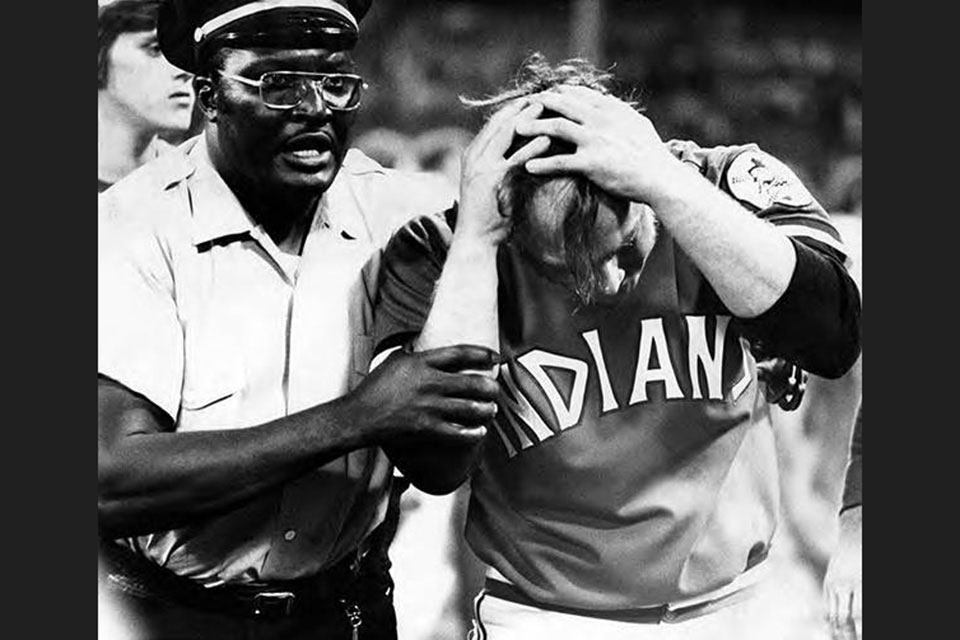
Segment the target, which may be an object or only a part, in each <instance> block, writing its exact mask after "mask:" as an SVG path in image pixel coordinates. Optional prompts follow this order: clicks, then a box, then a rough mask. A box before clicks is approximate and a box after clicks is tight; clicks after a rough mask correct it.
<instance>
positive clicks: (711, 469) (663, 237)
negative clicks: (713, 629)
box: [374, 142, 859, 610]
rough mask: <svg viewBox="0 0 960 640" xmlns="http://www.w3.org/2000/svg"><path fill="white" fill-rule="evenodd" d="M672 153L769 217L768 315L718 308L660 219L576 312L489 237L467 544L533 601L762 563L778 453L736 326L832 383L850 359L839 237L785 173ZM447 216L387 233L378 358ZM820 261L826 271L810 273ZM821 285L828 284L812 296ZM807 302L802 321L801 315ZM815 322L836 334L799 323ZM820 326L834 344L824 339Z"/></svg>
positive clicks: (730, 151)
mask: <svg viewBox="0 0 960 640" xmlns="http://www.w3.org/2000/svg"><path fill="white" fill-rule="evenodd" d="M669 147H670V149H671V150H672V151H673V153H674V154H675V155H676V156H677V157H679V158H680V159H681V160H683V161H684V162H687V163H688V164H689V165H690V166H691V167H693V168H695V169H697V170H698V171H700V172H701V173H702V174H703V175H704V176H705V177H706V178H707V179H709V180H710V181H712V182H713V183H714V184H717V185H718V186H719V187H721V188H722V189H724V190H725V191H727V192H728V193H730V194H731V195H733V196H734V197H736V198H738V199H739V200H740V201H741V202H743V203H744V204H745V205H747V206H749V207H751V208H752V209H753V210H755V211H757V215H759V216H761V217H763V218H764V219H766V220H769V221H770V222H771V223H773V224H776V225H779V226H781V228H783V229H784V231H785V232H786V233H787V234H789V235H790V236H791V238H792V239H793V241H794V245H795V247H796V250H797V268H796V270H795V273H794V277H793V280H792V281H791V284H790V287H789V288H788V290H787V292H785V293H784V295H783V296H782V297H781V299H780V300H778V302H777V303H776V304H775V305H774V306H773V307H772V308H771V309H770V310H769V311H768V312H767V313H765V314H762V315H761V316H760V317H758V318H756V319H753V320H750V321H744V320H737V319H731V316H730V313H729V311H728V310H726V309H725V308H724V306H723V305H722V303H721V302H720V300H719V298H718V296H717V295H716V293H715V292H714V291H713V290H712V289H711V287H710V286H709V284H708V283H707V282H706V280H705V279H704V278H703V276H702V275H701V274H700V273H699V271H698V270H697V269H696V268H695V267H694V265H693V263H692V261H691V260H690V258H689V257H688V256H687V255H685V254H684V253H683V251H682V250H681V249H680V247H679V246H678V245H677V244H676V242H675V241H674V240H673V238H672V237H671V236H670V234H669V233H668V232H666V230H664V229H661V231H660V234H659V236H658V238H657V241H656V243H655V244H654V246H653V248H652V250H651V252H650V254H649V255H648V256H647V257H646V259H645V262H644V265H643V270H642V272H641V274H640V277H639V282H638V285H637V286H636V288H635V289H633V290H632V291H631V292H629V293H628V294H626V295H625V296H624V297H623V298H621V299H620V300H619V301H618V303H617V304H616V305H615V306H613V307H612V308H611V307H607V308H603V307H599V306H592V307H591V306H588V307H583V308H579V309H578V308H577V307H578V301H577V300H576V298H575V297H574V296H573V295H571V294H570V293H569V292H568V291H567V290H566V289H564V288H563V287H562V286H560V285H557V284H554V283H553V282H551V281H549V280H547V279H545V278H543V277H542V276H541V275H539V273H538V271H537V270H536V269H535V268H533V267H532V266H531V264H530V263H529V262H527V259H526V258H525V257H524V255H523V253H521V252H519V251H518V250H516V249H515V248H514V247H513V246H511V245H510V244H509V243H506V244H504V245H502V246H501V248H500V250H499V252H498V255H497V269H498V275H499V293H498V305H499V330H500V349H501V355H502V356H503V357H504V359H505V363H504V364H502V365H501V367H500V375H499V378H498V380H499V383H500V386H501V390H502V393H501V399H500V402H499V411H498V413H497V417H496V418H495V420H494V423H493V428H492V429H491V431H490V434H489V435H488V437H487V441H486V443H485V448H484V453H483V459H482V463H481V465H480V466H479V468H478V469H477V470H476V472H475V473H474V474H473V476H472V484H471V502H470V507H469V512H468V517H467V524H466V537H467V540H468V542H469V544H470V545H471V547H472V548H473V550H474V552H475V553H476V554H477V555H478V557H479V558H480V559H482V560H483V561H484V562H486V563H488V564H489V565H491V566H492V567H493V568H494V569H495V570H496V571H498V572H499V573H500V574H501V575H502V576H504V577H505V578H506V579H507V580H509V581H510V582H512V583H513V584H514V585H516V586H517V587H518V588H519V589H520V590H521V591H523V592H524V593H525V594H526V595H527V596H528V597H530V598H533V599H534V600H537V601H540V602H544V603H548V604H553V605H561V606H568V607H578V608H582V609H594V610H602V609H620V608H631V607H642V606H652V605H658V604H662V603H667V602H675V601H678V600H685V599H689V598H695V597H697V596H699V595H702V594H704V593H707V592H709V591H712V590H715V589H719V588H721V587H723V586H725V585H727V584H729V583H731V581H733V580H734V579H735V578H736V577H737V576H738V575H740V574H741V573H742V572H744V571H745V570H746V569H747V568H748V567H751V566H753V565H754V564H755V563H757V562H759V561H760V560H762V558H763V557H764V556H765V554H766V551H767V549H768V547H769V544H770V540H771V538H772V535H773V532H774V528H775V526H776V517H777V513H778V506H779V505H778V500H779V497H778V487H777V469H776V455H775V450H774V440H773V433H772V430H771V426H770V417H769V407H768V406H767V404H766V402H765V400H764V397H763V393H762V392H760V391H758V385H757V373H756V366H755V361H754V358H753V356H752V355H751V352H750V349H749V348H748V347H747V345H746V340H745V337H746V336H747V335H748V334H750V335H751V336H752V337H753V338H755V339H763V340H764V341H765V342H766V348H768V349H770V350H771V351H772V352H773V353H790V354H791V355H793V356H796V357H797V360H798V361H802V362H804V363H806V364H807V365H808V366H809V365H813V368H815V369H819V370H821V371H824V372H826V371H827V370H828V369H829V374H830V375H840V374H841V373H842V372H843V371H844V370H845V369H847V368H849V367H850V366H851V365H852V364H853V361H854V359H855V358H856V356H857V353H859V338H858V336H859V333H858V331H859V321H858V318H859V316H858V312H859V306H858V305H859V301H858V299H852V298H851V296H853V297H854V298H855V296H856V290H855V287H854V285H853V282H852V280H850V279H849V277H848V276H846V272H845V271H844V267H843V260H844V249H843V245H842V242H841V241H840V237H839V235H838V234H837V233H836V230H835V229H834V228H833V227H832V226H831V224H830V221H829V218H828V216H827V215H826V213H825V212H824V211H823V209H822V208H821V207H820V206H819V205H818V204H817V203H816V202H815V201H814V200H813V198H812V197H811V196H810V194H809V192H807V191H806V189H804V188H803V187H802V185H800V183H799V182H798V181H797V179H796V177H795V176H794V175H793V174H792V172H790V171H789V169H787V168H786V167H785V166H784V165H782V164H781V163H779V162H777V161H776V160H775V159H774V158H772V157H770V156H769V155H767V154H765V153H763V152H762V151H760V150H759V149H758V148H757V147H756V146H754V145H750V146H742V147H727V148H715V149H701V148H699V147H697V146H696V145H695V144H693V143H680V142H671V143H670V144H669ZM454 222H455V214H454V213H453V212H452V211H450V212H447V213H446V214H444V215H441V216H432V217H424V218H421V219H418V220H415V221H413V222H411V223H410V224H408V225H407V226H405V227H404V228H403V229H402V230H401V231H400V232H398V234H397V235H396V237H395V238H394V239H393V240H392V241H391V243H390V245H389V246H388V248H387V250H386V253H385V255H384V263H383V267H382V273H383V274H384V276H385V278H386V279H385V281H384V282H383V283H382V284H381V286H380V289H379V294H378V295H379V296H380V297H379V298H378V302H377V304H376V309H375V327H376V328H375V331H374V334H375V341H376V343H377V347H376V349H375V351H377V352H380V351H382V350H384V349H387V348H390V347H391V346H394V345H396V344H398V343H400V342H403V341H405V340H408V339H409V338H410V337H411V335H414V334H416V333H417V332H419V330H420V329H421V328H422V326H423V322H424V320H425V318H426V315H427V312H428V310H429V307H430V303H431V297H432V293H433V288H434V286H435V283H436V281H437V280H438V279H439V275H440V271H441V269H442V264H443V260H444V259H445V256H446V251H447V248H448V246H449V244H450V241H451V238H452V231H451V228H452V226H453V224H454ZM835 270H838V271H840V272H843V276H842V277H839V278H837V279H836V281H833V280H831V278H830V277H826V276H824V272H826V273H833V272H834V271H835ZM821 279H823V280H825V281H828V286H832V287H833V289H831V290H830V291H829V295H827V294H826V293H824V295H822V296H819V295H814V293H815V292H811V291H810V290H809V289H808V287H810V286H811V283H812V282H813V283H816V282H819V281H820V280H821ZM802 305H805V306H806V307H807V308H809V309H815V310H817V312H815V313H813V314H807V315H806V316H800V314H798V313H797V312H796V310H797V309H798V308H799V307H801V306H802ZM821 307H822V308H821ZM835 316H838V317H835ZM847 316H850V317H847ZM797 317H805V318H806V320H804V322H803V324H800V325H798V324H797V320H796V318H797ZM814 317H815V320H814V321H813V322H811V318H814ZM818 323H822V325H823V326H830V327H834V328H835V329H836V331H833V330H830V331H825V333H824V334H818V333H817V331H812V332H811V331H810V329H811V326H812V327H813V328H818V327H819V326H820V324H818ZM838 327H839V328H838ZM831 331H832V332H831ZM827 335H829V336H830V339H831V340H832V341H833V344H831V345H830V346H829V348H828V349H823V348H820V341H821V340H823V339H825V337H826V336H827ZM835 336H843V337H844V338H843V339H839V340H838V339H836V338H835ZM837 345H840V347H839V348H838V347H837ZM824 351H829V353H824ZM841 352H842V355H839V356H838V353H841Z"/></svg>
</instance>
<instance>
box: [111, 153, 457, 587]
mask: <svg viewBox="0 0 960 640" xmlns="http://www.w3.org/2000/svg"><path fill="white" fill-rule="evenodd" d="M186 149H187V150H188V152H187V153H186V154H169V155H167V156H164V157H162V158H160V159H158V160H156V161H154V162H152V163H149V164H147V165H144V166H143V167H141V168H140V169H138V170H137V171H135V172H134V173H132V174H131V175H130V176H128V177H127V178H126V179H124V180H122V181H120V182H118V183H117V184H116V185H114V186H113V187H112V188H111V189H110V190H108V191H107V192H105V193H104V194H103V195H101V196H100V201H99V204H100V237H99V240H100V263H99V264H100V266H99V287H100V288H99V323H98V326H99V333H98V336H99V363H98V367H99V373H100V374H101V375H103V376H106V377H108V378H111V379H113V380H116V381H118V382H120V383H121V384H123V385H124V386H126V387H127V388H129V389H131V390H132V391H134V392H136V393H138V394H141V395H143V396H144V397H146V398H147V399H149V400H150V401H152V402H153V403H154V404H156V405H157V406H158V407H160V408H161V409H162V410H163V411H165V412H166V413H167V414H169V415H170V417H171V418H172V419H173V420H174V421H175V424H176V429H177V431H200V430H205V429H242V428H245V427H252V426H254V425H259V424H262V423H265V422H268V421H271V420H274V419H276V418H279V417H282V416H285V415H288V414H291V413H295V412H297V411H300V410H302V409H305V408H307V407H310V406H313V405H316V404H319V403H323V402H327V401H329V400H332V399H334V398H337V397H338V396H340V395H342V394H343V393H344V392H346V391H347V390H348V388H350V387H351V386H352V385H353V384H355V383H356V382H358V381H359V380H360V379H361V377H362V376H363V374H364V372H366V371H367V369H368V360H369V356H370V338H369V336H368V329H369V322H370V307H369V303H370V300H371V298H370V296H371V295H372V291H373V286H374V285H375V282H376V267H377V264H378V257H379V256H378V252H379V250H380V249H381V248H382V246H383V244H384V243H385V242H386V240H387V238H388V237H389V235H390V233H391V232H392V231H393V230H394V229H396V228H397V227H398V226H399V225H401V224H402V223H403V222H405V221H406V220H408V219H409V218H410V217H411V216H412V215H414V214H422V213H423V212H427V211H438V210H440V211H442V210H443V209H444V208H446V207H448V206H449V205H450V198H449V196H445V197H444V196H438V195H437V194H435V193H434V191H433V190H432V189H428V188H427V186H426V185H427V184H428V183H427V182H425V181H422V180H420V179H419V178H417V177H415V176H414V175H412V174H401V173H397V172H393V171H390V170H386V169H384V168H382V167H381V166H380V165H379V164H377V163H376V162H374V161H373V160H371V159H369V158H367V157H366V156H364V155H363V154H362V153H360V152H359V151H356V150H350V151H349V152H348V153H347V155H346V157H345V159H344V163H343V167H342V168H341V170H340V172H339V174H338V175H337V177H336V179H335V180H334V182H333V184H332V185H331V187H330V189H329V190H328V191H327V192H326V193H325V194H324V195H323V197H322V198H321V200H320V203H319V206H318V210H317V212H316V214H315V216H314V218H313V220H312V224H311V226H310V229H309V231H308V233H307V236H306V239H305V242H304V248H303V252H302V255H301V256H300V258H299V259H297V258H295V257H294V258H291V257H290V256H287V255H285V254H282V253H281V252H280V251H279V250H278V249H277V247H276V245H275V244H274V243H273V242H272V240H271V239H270V237H269V236H268V235H267V234H266V233H265V231H264V230H263V229H262V227H260V226H259V225H257V224H256V223H254V222H253V220H252V219H251V218H250V217H249V216H248V214H247V213H246V212H245V211H244V209H243V207H242V206H241V205H240V203H239V202H238V201H237V199H236V198H235V196H234V195H233V193H232V192H231V191H230V189H229V188H228V187H227V185H226V184H225V183H224V182H223V180H222V179H221V177H220V176H219V174H218V173H217V172H216V170H215V169H214V168H213V166H212V165H211V162H210V159H209V156H208V153H207V150H206V145H205V144H204V142H203V141H202V140H199V139H198V140H197V141H195V142H192V143H189V144H187V146H186ZM368 261H369V262H368ZM365 264H366V265H367V266H366V268H364V265H365ZM362 269H363V270H362ZM390 474H391V469H390V467H389V464H388V462H387V460H386V457H385V456H384V454H383V453H382V451H380V449H378V448H370V449H363V450H358V451H354V452H351V453H350V454H348V455H345V456H343V457H342V458H339V459H337V460H335V461H333V462H331V463H329V464H327V465H325V466H323V467H321V468H318V469H316V470H315V471H313V472H311V473H308V474H306V475H305V476H303V477H301V478H299V479H297V480H295V481H293V482H291V483H288V484H286V485H285V486H283V487H282V488H279V489H277V490H274V491H271V492H269V493H266V494H264V495H262V496H260V497H258V498H256V499H253V500H251V501H249V502H247V503H245V504H244V505H243V506H241V507H239V508H236V509H234V510H233V511H230V512H229V513H226V514H223V515H219V516H211V517H208V518H205V519H202V520H199V521H197V522H195V523H193V524H191V525H189V526H185V527H182V528H178V529H175V530H172V531H160V532H156V533H154V534H151V535H145V536H140V537H137V538H132V539H129V540H127V544H129V545H130V546H131V547H132V548H133V549H135V550H136V551H139V552H140V553H142V554H143V555H145V556H147V557H148V558H150V559H152V560H153V561H155V562H157V563H158V564H160V565H162V566H165V567H167V568H169V569H171V570H173V571H174V572H176V573H178V574H181V575H185V576H189V577H191V578H194V579H196V580H198V581H200V582H202V583H204V584H207V585H216V584H220V583H222V582H260V581H269V580H285V579H293V578H297V577H302V576H306V575H311V574H314V573H316V572H317V571H319V570H321V569H323V568H324V567H327V566H329V565H332V564H334V563H335V562H337V561H338V560H339V559H341V558H342V557H344V556H345V555H346V554H347V553H349V552H350V551H352V550H353V549H356V547H357V545H358V543H359V542H360V541H361V540H362V538H364V536H365V535H366V534H367V533H369V532H370V531H371V530H372V529H373V528H374V527H375V526H376V525H377V524H378V523H379V522H380V521H381V520H382V518H383V512H384V510H385V507H386V502H385V500H386V489H387V487H388V484H389V477H390Z"/></svg>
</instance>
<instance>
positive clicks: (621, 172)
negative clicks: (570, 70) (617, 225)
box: [517, 86, 686, 203]
mask: <svg viewBox="0 0 960 640" xmlns="http://www.w3.org/2000/svg"><path fill="white" fill-rule="evenodd" d="M532 99H533V100H535V101H537V102H540V103H541V104H542V105H543V106H544V107H545V108H547V109H549V110H551V111H555V112H557V113H559V114H560V115H561V116H562V117H553V118H544V119H541V120H529V119H525V120H523V121H521V122H519V123H518V124H517V133H518V134H520V135H524V136H549V137H551V138H556V139H559V140H564V141H566V142H569V143H572V144H573V145H575V146H576V151H575V152H573V153H569V154H558V155H554V156H548V157H544V158H534V159H531V160H529V161H527V162H526V165H525V166H526V169H527V171H529V172H530V173H534V174H552V173H568V172H573V173H578V174H581V175H584V176H585V177H587V178H588V179H589V180H590V181H591V182H593V183H594V184H596V185H597V186H599V187H600V188H601V189H603V190H604V191H606V192H608V193H610V194H612V195H615V196H619V197H622V198H626V199H628V200H632V201H634V202H644V203H652V202H654V201H655V200H656V199H657V197H659V196H661V195H664V191H665V190H667V189H669V188H670V186H671V182H672V181H673V179H674V176H676V175H677V172H678V171H680V170H683V171H686V169H685V168H684V167H683V165H682V164H681V163H680V161H679V160H677V159H676V158H675V157H674V156H673V154H671V153H670V150H669V149H667V147H666V145H665V144H664V143H663V141H662V140H661V139H660V136H659V134H658V133H657V131H656V129H655V128H654V126H653V123H652V122H651V121H650V120H649V119H648V118H647V117H646V116H644V115H643V114H641V113H640V112H638V111H637V110H636V109H634V108H633V107H632V106H630V105H629V104H627V103H626V102H624V101H622V100H620V99H619V98H616V97H614V96H611V95H606V94H602V93H600V92H598V91H594V90H593V89H588V88H587V87H581V86H560V87H556V88H554V89H550V90H549V91H544V92H542V93H539V94H536V95H535V96H533V97H532Z"/></svg>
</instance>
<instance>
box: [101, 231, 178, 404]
mask: <svg viewBox="0 0 960 640" xmlns="http://www.w3.org/2000/svg"><path fill="white" fill-rule="evenodd" d="M98 240H99V254H98V292H97V301H98V304H97V311H98V314H97V369H98V373H99V375H101V376H105V377H107V378H110V379H112V380H114V381H116V382H119V383H120V384H122V385H123V386H125V387H127V388H128V389H130V390H131V391H134V392H136V393H138V394H140V395H142V396H144V397H145V398H147V399H148V400H150V401H151V402H153V403H154V404H156V405H157V406H158V407H160V408H161V409H163V410H164V411H165V412H166V413H167V414H168V415H170V417H171V418H172V419H173V420H176V418H177V413H178V411H179V408H180V391H181V386H182V380H183V333H182V331H181V327H180V323H179V320H178V315H177V310H176V304H175V300H174V286H173V284H174V283H173V276H172V273H171V271H170V267H169V263H168V261H167V260H166V258H165V257H164V253H163V250H162V247H161V242H160V241H159V239H158V238H156V237H155V236H151V235H150V234H149V233H147V232H145V231H144V230H142V229H139V228H138V229H132V228H131V226H130V225H123V224H114V223H111V222H110V221H101V224H100V229H99V237H98Z"/></svg>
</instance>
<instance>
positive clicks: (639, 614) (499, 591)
mask: <svg viewBox="0 0 960 640" xmlns="http://www.w3.org/2000/svg"><path fill="white" fill-rule="evenodd" d="M766 556H767V554H766V553H763V554H761V555H759V556H758V557H757V558H755V559H753V560H752V561H751V563H750V564H749V565H748V567H747V571H751V570H752V569H755V568H756V567H757V565H759V564H760V563H761V562H762V561H763V560H764V559H765V558H766ZM751 573H752V572H751ZM743 575H746V572H745V573H744V574H743ZM756 586H757V583H756V582H747V583H745V585H744V586H743V587H742V588H738V589H736V590H734V591H729V592H725V593H722V595H718V596H717V597H715V598H710V597H709V596H708V597H707V599H705V600H702V601H695V602H693V603H691V604H661V605H656V606H650V607H633V608H627V609H606V610H605V609H582V608H579V607H568V606H565V605H559V604H551V603H545V602H540V601H539V600H535V599H534V598H531V597H529V596H528V595H526V594H525V593H523V592H522V591H520V589H518V588H517V587H516V586H514V585H512V584H510V583H509V582H505V581H503V580H498V579H497V578H494V577H491V576H489V575H488V576H486V578H485V579H484V589H483V590H484V592H485V593H486V594H487V595H490V596H492V597H494V598H500V599H501V600H507V601H509V602H513V603H516V604H522V605H526V606H528V607H536V608H538V609H544V610H547V611H556V612H559V613H568V614H571V615H576V616H587V617H590V618H602V619H604V620H616V621H619V622H636V623H648V624H659V623H661V622H682V621H683V620H689V619H690V618H696V617H698V616H702V615H705V614H707V613H711V612H713V611H717V610H718V609H722V608H724V607H728V606H730V605H732V604H735V603H737V602H742V601H743V600H745V599H746V598H749V597H751V595H752V594H753V592H754V591H755V589H756Z"/></svg>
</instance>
